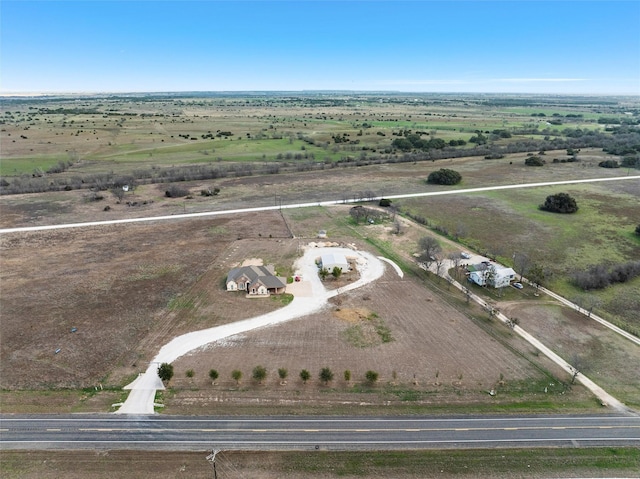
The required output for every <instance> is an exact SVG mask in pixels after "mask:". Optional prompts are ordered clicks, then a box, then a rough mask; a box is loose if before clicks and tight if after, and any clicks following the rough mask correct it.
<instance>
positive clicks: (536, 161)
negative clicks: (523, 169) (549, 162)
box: [524, 156, 546, 166]
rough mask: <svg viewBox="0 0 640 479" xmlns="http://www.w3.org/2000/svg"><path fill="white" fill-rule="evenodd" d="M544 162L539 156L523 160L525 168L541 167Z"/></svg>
mask: <svg viewBox="0 0 640 479" xmlns="http://www.w3.org/2000/svg"><path fill="white" fill-rule="evenodd" d="M545 163H546V162H545V161H544V160H543V159H542V158H540V157H539V156H529V157H528V158H527V159H526V160H524V164H525V165H527V166H543V165H544V164H545Z"/></svg>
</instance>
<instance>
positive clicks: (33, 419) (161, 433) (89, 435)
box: [0, 415, 640, 450]
mask: <svg viewBox="0 0 640 479" xmlns="http://www.w3.org/2000/svg"><path fill="white" fill-rule="evenodd" d="M623 445H631V446H637V447H640V417H638V416H598V417H596V416H573V417H571V416H531V417H457V418H442V417H395V418H393V417H390V418H360V417H350V418H349V417H347V418H338V417H194V416H188V417H182V416H164V417H163V416H157V415H156V416H134V417H132V416H113V415H108V416H107V415H72V416H57V415H51V416H17V415H2V416H0V449H3V450H7V449H31V450H33V449H48V450H52V449H138V450H158V449H166V450H205V449H219V450H242V449H251V450H259V449H263V450H283V449H284V450H297V449H301V450H313V449H326V450H353V449H377V450H389V449H429V448H438V449H441V448H470V447H491V448H495V447H549V446H554V447H562V446H564V447H566V446H569V447H584V446H623Z"/></svg>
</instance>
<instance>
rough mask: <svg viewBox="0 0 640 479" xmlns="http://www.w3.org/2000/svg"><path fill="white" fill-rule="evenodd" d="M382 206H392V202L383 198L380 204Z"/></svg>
mask: <svg viewBox="0 0 640 479" xmlns="http://www.w3.org/2000/svg"><path fill="white" fill-rule="evenodd" d="M379 205H380V206H385V207H386V206H391V200H389V199H387V198H382V199H381V200H380V203H379Z"/></svg>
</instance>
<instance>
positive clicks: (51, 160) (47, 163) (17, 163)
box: [0, 153, 69, 176]
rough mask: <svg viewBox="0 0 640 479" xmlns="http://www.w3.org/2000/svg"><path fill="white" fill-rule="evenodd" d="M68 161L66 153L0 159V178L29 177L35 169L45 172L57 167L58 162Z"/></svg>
mask: <svg viewBox="0 0 640 479" xmlns="http://www.w3.org/2000/svg"><path fill="white" fill-rule="evenodd" d="M68 159H69V157H68V155H67V154H66V153H64V154H55V155H51V156H40V155H38V156H34V157H22V158H2V159H0V176H18V175H25V174H26V175H30V174H32V173H33V172H34V170H36V169H37V168H40V169H41V170H42V171H47V170H48V169H49V168H51V167H52V166H55V165H57V164H58V162H59V161H67V160H68Z"/></svg>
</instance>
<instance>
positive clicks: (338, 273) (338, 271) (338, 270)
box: [331, 266, 342, 279]
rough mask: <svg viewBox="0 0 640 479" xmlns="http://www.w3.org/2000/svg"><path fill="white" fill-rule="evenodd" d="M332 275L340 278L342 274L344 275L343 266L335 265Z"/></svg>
mask: <svg viewBox="0 0 640 479" xmlns="http://www.w3.org/2000/svg"><path fill="white" fill-rule="evenodd" d="M331 276H333V278H334V279H338V278H340V276H342V268H340V267H339V266H334V267H333V269H332V270H331Z"/></svg>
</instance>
